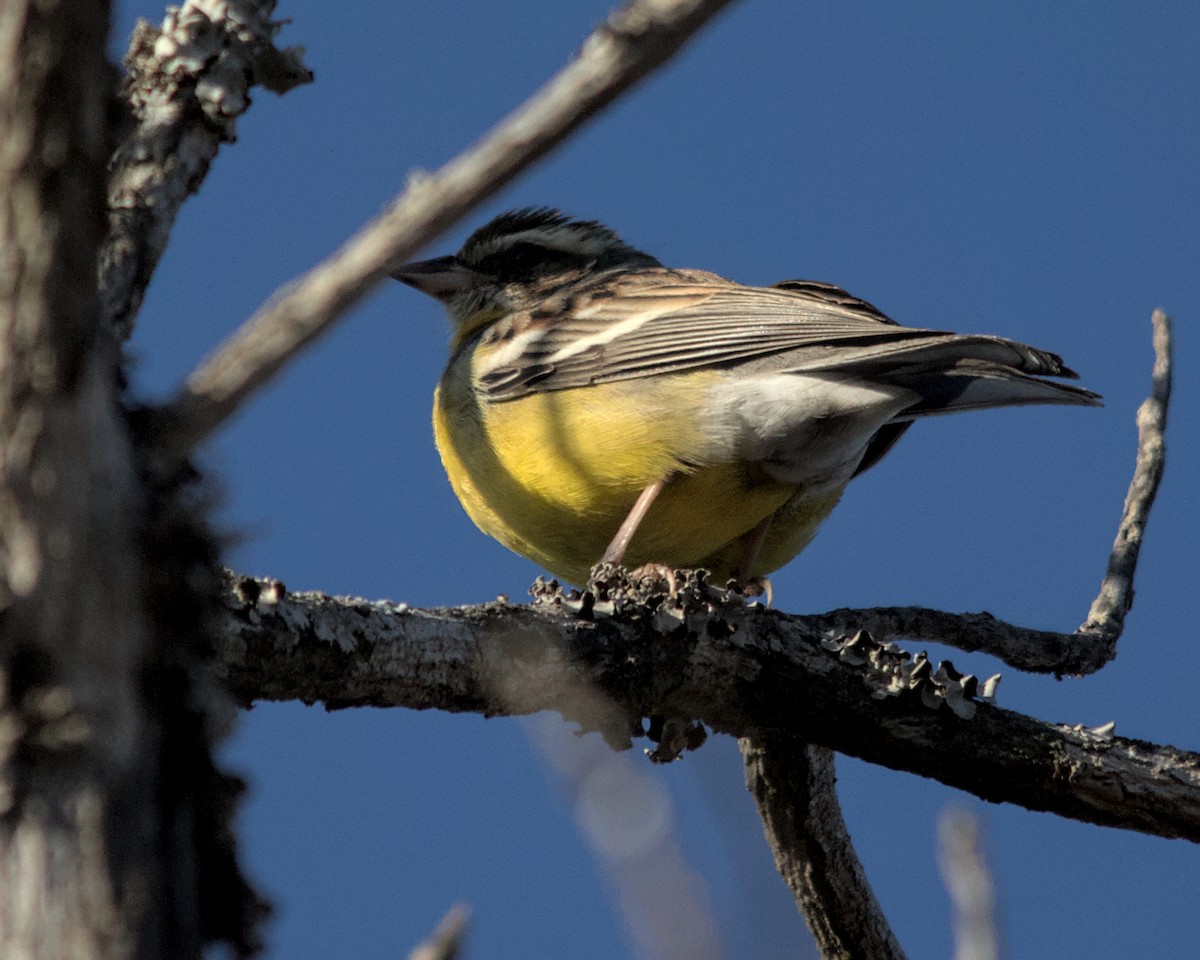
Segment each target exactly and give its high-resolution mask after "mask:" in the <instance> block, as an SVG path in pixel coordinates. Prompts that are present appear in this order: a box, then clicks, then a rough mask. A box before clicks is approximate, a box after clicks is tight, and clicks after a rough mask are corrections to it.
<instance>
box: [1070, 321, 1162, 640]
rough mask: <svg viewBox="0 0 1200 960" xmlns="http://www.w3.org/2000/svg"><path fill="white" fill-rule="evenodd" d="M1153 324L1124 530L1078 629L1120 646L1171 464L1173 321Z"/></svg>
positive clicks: (1121, 530)
mask: <svg viewBox="0 0 1200 960" xmlns="http://www.w3.org/2000/svg"><path fill="white" fill-rule="evenodd" d="M1151 322H1152V323H1153V324H1154V375H1153V387H1152V388H1151V391H1150V396H1148V397H1147V398H1146V399H1145V400H1144V401H1143V402H1142V405H1141V407H1139V408H1138V413H1137V426H1138V452H1137V464H1136V466H1135V467H1134V471H1133V479H1132V480H1131V481H1130V483H1129V492H1128V493H1127V494H1126V495H1125V509H1124V511H1123V512H1122V515H1121V526H1120V527H1119V528H1118V530H1117V538H1116V542H1114V543H1113V549H1112V554H1111V555H1110V556H1109V558H1108V569H1107V571H1106V572H1105V574H1104V581H1103V583H1101V585H1100V594H1099V596H1097V597H1096V601H1095V602H1094V603H1093V604H1092V609H1091V611H1090V612H1089V613H1088V618H1087V622H1086V623H1084V624H1083V626H1081V627H1080V628H1079V631H1078V632H1079V633H1082V634H1092V635H1094V636H1097V637H1101V638H1103V639H1104V640H1105V641H1107V642H1109V643H1110V644H1112V645H1113V646H1114V647H1115V644H1116V639H1117V637H1119V636H1120V635H1121V631H1122V629H1124V626H1125V614H1127V613H1128V612H1129V609H1130V608H1131V607H1132V606H1133V573H1134V570H1135V569H1136V568H1137V560H1138V553H1139V551H1140V550H1141V549H1142V537H1143V536H1144V534H1145V531H1146V520H1147V518H1148V517H1149V515H1150V507H1151V506H1152V505H1153V504H1154V497H1155V496H1156V494H1157V493H1158V484H1159V482H1160V481H1161V480H1162V475H1163V468H1164V466H1165V464H1166V455H1167V448H1166V440H1165V434H1166V429H1167V410H1168V408H1169V406H1170V402H1171V318H1170V317H1168V316H1167V314H1166V313H1165V312H1164V311H1162V310H1155V311H1154V316H1153V317H1152V320H1151ZM1114 652H1115V651H1114ZM1109 659H1111V655H1110V658H1109Z"/></svg>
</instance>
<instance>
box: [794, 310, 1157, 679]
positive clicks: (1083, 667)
mask: <svg viewBox="0 0 1200 960" xmlns="http://www.w3.org/2000/svg"><path fill="white" fill-rule="evenodd" d="M1152 322H1153V324H1154V374H1153V384H1152V387H1151V392H1150V396H1149V397H1147V398H1146V400H1144V401H1143V402H1142V405H1141V407H1140V408H1139V410H1138V414H1137V425H1138V446H1137V459H1136V462H1135V464H1134V470H1133V478H1132V479H1131V480H1130V482H1129V491H1128V493H1126V495H1125V509H1124V512H1123V514H1122V516H1121V525H1120V527H1119V528H1118V530H1117V537H1116V542H1115V543H1114V544H1113V550H1112V554H1111V555H1110V557H1109V560H1108V572H1107V573H1106V574H1105V577H1104V582H1103V583H1102V584H1101V586H1100V593H1099V595H1098V596H1097V597H1096V600H1095V602H1094V603H1093V604H1092V609H1091V612H1090V613H1089V614H1088V618H1087V622H1085V623H1084V624H1083V625H1082V626H1081V627H1079V629H1077V630H1076V631H1075V632H1074V633H1055V632H1053V631H1049V630H1030V629H1028V628H1027V627H1018V626H1015V625H1013V624H1011V623H1005V622H1004V621H1002V620H997V619H996V618H995V617H993V616H992V615H991V614H990V613H944V612H942V611H940V610H927V609H925V608H923V607H874V608H871V609H868V610H832V611H830V612H829V613H826V614H823V615H822V616H821V617H820V618H813V619H814V620H818V619H819V620H820V622H822V623H823V624H824V626H825V629H826V630H828V631H830V632H831V633H832V632H849V631H853V630H869V631H870V632H871V634H872V636H874V637H875V639H876V640H881V641H882V640H891V639H900V638H905V637H908V638H914V639H920V640H926V641H930V642H936V643H945V644H949V645H950V646H953V647H957V648H958V649H959V650H966V651H968V652H974V651H976V650H979V651H983V652H984V653H989V654H991V655H992V656H995V657H999V658H1000V659H1001V660H1003V661H1004V662H1005V663H1007V664H1009V666H1013V667H1016V668H1017V669H1019V670H1027V671H1030V672H1032V673H1054V674H1058V675H1059V676H1062V675H1064V674H1086V673H1095V672H1096V671H1097V670H1099V669H1100V668H1101V667H1103V666H1104V665H1105V664H1107V663H1109V662H1110V661H1111V660H1112V659H1113V657H1115V656H1116V652H1117V640H1118V639H1120V636H1121V631H1122V630H1123V629H1124V627H1125V614H1127V613H1128V612H1129V609H1130V607H1132V606H1133V575H1134V570H1135V569H1136V567H1137V560H1138V551H1139V550H1140V549H1141V546H1142V537H1143V535H1144V533H1145V529H1146V520H1147V518H1148V517H1149V515H1150V508H1151V507H1152V506H1153V504H1154V498H1155V495H1156V494H1157V493H1158V484H1159V481H1160V480H1161V479H1162V474H1163V466H1164V463H1165V458H1166V444H1165V440H1164V432H1165V430H1166V426H1167V409H1168V406H1169V404H1170V399H1171V320H1170V318H1169V317H1168V316H1167V315H1166V314H1165V313H1163V311H1161V310H1155V311H1154V316H1153V321H1152Z"/></svg>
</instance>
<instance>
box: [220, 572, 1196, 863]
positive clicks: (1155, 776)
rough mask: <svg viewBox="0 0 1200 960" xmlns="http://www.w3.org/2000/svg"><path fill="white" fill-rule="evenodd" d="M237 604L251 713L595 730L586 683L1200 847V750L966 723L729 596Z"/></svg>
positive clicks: (287, 598) (1076, 731)
mask: <svg viewBox="0 0 1200 960" xmlns="http://www.w3.org/2000/svg"><path fill="white" fill-rule="evenodd" d="M226 601H227V604H228V609H229V615H228V618H227V621H226V626H225V629H224V630H223V632H222V634H221V636H220V637H219V638H218V645H219V649H218V663H219V665H220V668H221V670H222V671H223V672H224V674H225V676H226V678H227V680H228V682H229V685H230V686H231V688H232V689H233V691H234V693H235V695H236V696H238V697H240V698H241V699H242V700H244V701H246V702H249V701H251V700H256V699H264V700H293V699H294V700H302V701H304V702H306V703H317V702H323V703H325V704H326V705H327V706H328V707H330V708H339V707H349V706H401V707H408V708H411V709H430V708H436V709H440V710H447V711H451V712H473V713H481V714H484V715H485V716H496V715H507V716H511V715H518V714H528V713H534V712H537V711H539V710H554V711H557V712H559V713H562V714H563V716H565V717H566V718H568V719H572V720H579V721H580V722H581V723H584V724H585V725H586V724H588V723H589V722H590V720H591V718H590V717H589V716H586V715H582V716H581V715H579V711H578V710H577V709H576V708H575V706H574V705H573V704H574V703H575V699H574V698H573V691H575V690H577V689H579V687H580V685H581V684H584V685H590V686H593V687H596V688H599V689H600V690H602V691H603V692H604V693H605V694H606V695H607V696H608V697H610V698H611V699H612V700H613V701H615V702H616V703H617V704H618V705H619V706H620V707H621V708H622V709H623V710H624V711H625V713H626V715H627V717H628V718H629V725H628V726H627V727H626V729H629V728H630V727H632V725H633V724H634V722H635V721H640V718H642V717H645V716H650V715H661V716H666V717H682V718H692V719H697V720H702V721H703V722H705V723H707V724H709V725H710V726H712V727H713V729H715V730H717V731H718V732H723V733H729V734H732V735H734V736H742V737H754V736H756V735H759V734H761V733H765V732H772V731H774V732H777V733H779V734H785V733H786V734H787V735H788V736H790V737H794V738H796V739H797V740H802V741H807V742H811V743H815V744H819V745H821V746H824V747H828V748H830V749H833V750H837V751H838V752H840V753H847V754H850V755H851V756H857V757H861V758H862V759H864V760H867V761H869V762H872V763H878V764H881V765H883V766H887V767H891V768H893V769H897V770H906V771H909V772H911V773H916V774H919V775H921V776H925V777H931V778H933V779H936V780H940V781H941V782H942V783H945V784H948V785H950V786H953V787H958V788H959V789H962V790H965V791H967V792H969V793H973V794H975V795H976V796H979V797H982V798H983V799H985V800H991V801H993V802H1001V801H1003V802H1008V803H1015V804H1018V805H1020V806H1023V807H1027V808H1029V809H1031V810H1046V811H1050V812H1053V813H1057V814H1059V815H1060V816H1065V817H1071V818H1074V819H1077V820H1083V821H1085V822H1089V823H1097V824H1103V825H1107V826H1113V827H1121V828H1124V829H1130V830H1138V831H1141V832H1144V833H1150V834H1156V835H1159V836H1164V837H1185V838H1187V839H1189V840H1192V841H1194V842H1200V755H1197V754H1194V753H1188V752H1186V751H1182V750H1177V749H1175V748H1173V747H1169V746H1161V745H1156V744H1150V743H1143V742H1140V741H1136V740H1127V739H1124V738H1120V737H1115V736H1113V735H1112V732H1111V730H1110V729H1107V728H1101V729H1097V730H1087V729H1084V728H1083V727H1079V726H1075V727H1071V726H1066V725H1062V724H1052V723H1046V722H1043V721H1040V720H1036V719H1034V718H1032V717H1027V716H1023V715H1022V714H1019V713H1014V712H1012V711H1008V710H1002V709H1000V708H998V707H995V706H992V705H990V704H987V703H979V704H975V705H973V710H972V711H966V712H973V714H974V716H973V719H969V720H964V719H961V717H960V716H959V715H958V714H956V713H954V712H952V711H950V710H948V709H947V708H946V706H945V705H942V706H938V703H939V702H940V701H939V699H938V697H937V696H936V694H937V691H936V690H934V689H933V688H932V687H919V688H912V687H906V688H904V689H893V690H892V692H894V693H896V695H895V696H888V695H887V694H888V689H887V685H888V682H889V678H891V677H893V676H894V675H896V674H897V670H898V669H902V668H896V667H894V666H892V667H889V666H887V664H882V665H881V664H880V662H879V661H880V657H876V656H874V655H872V656H870V657H859V658H855V657H851V656H847V655H846V651H845V650H844V649H842V648H838V650H840V651H841V652H836V651H834V650H831V649H830V645H829V643H828V637H827V635H826V634H825V623H824V621H823V620H822V619H821V618H819V617H818V618H808V617H792V616H786V615H784V614H781V613H779V612H777V611H773V610H763V609H761V608H758V607H744V606H741V605H739V604H736V603H734V604H729V603H723V602H721V601H719V600H718V601H716V602H710V603H708V604H707V605H705V603H704V602H702V601H698V600H690V601H688V602H687V605H686V607H685V609H684V610H683V612H682V613H678V612H677V611H675V610H674V609H673V608H669V607H668V606H666V605H663V606H659V607H655V606H654V605H649V606H646V605H642V606H634V607H633V608H632V609H627V610H624V611H622V610H619V609H612V610H609V609H608V608H607V607H606V608H605V610H604V611H601V610H600V609H599V605H598V606H597V607H596V608H593V609H592V611H591V613H590V614H587V615H586V616H585V614H586V613H587V611H586V608H585V609H584V610H581V611H579V612H575V613H572V612H571V611H570V610H568V609H565V608H564V607H563V606H562V604H561V603H556V602H553V601H546V602H539V603H537V604H534V605H533V606H531V607H525V606H516V605H512V604H507V603H500V602H495V603H490V604H483V605H480V606H473V607H461V608H445V609H429V610H423V609H417V608H413V607H409V606H407V605H404V604H399V605H397V604H390V603H382V602H381V603H371V602H368V601H366V600H362V599H357V598H343V599H336V598H331V597H327V596H324V595H322V594H315V593H307V594H287V593H286V591H285V590H284V589H283V586H282V585H281V584H278V583H276V582H272V581H257V580H251V579H248V578H247V579H244V580H241V581H238V582H237V583H235V584H231V586H230V589H229V591H228V595H227V598H226ZM602 614H603V615H602ZM835 646H836V645H835ZM880 650H883V648H880ZM876 652H879V651H876ZM887 653H888V651H886V650H883V654H887ZM796 690H804V691H805V696H803V697H797V696H796V695H795V691H796ZM945 699H946V700H947V701H948V700H949V699H950V698H949V697H948V696H947V697H946V698H945ZM927 703H928V704H932V706H929V705H927ZM608 732H609V735H610V737H611V736H612V733H611V731H608Z"/></svg>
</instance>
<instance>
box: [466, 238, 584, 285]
mask: <svg viewBox="0 0 1200 960" xmlns="http://www.w3.org/2000/svg"><path fill="white" fill-rule="evenodd" d="M570 259H571V258H570V257H569V256H568V255H567V254H564V253H562V252H561V251H558V250H552V249H549V248H547V247H542V246H538V245H537V244H534V243H514V244H513V245H512V246H511V247H508V248H507V249H505V250H500V251H497V252H496V253H493V254H489V255H488V256H486V257H484V258H482V259H481V260H480V261H479V262H478V263H477V264H475V267H476V269H478V270H480V271H482V272H484V273H489V274H491V275H492V276H494V277H496V278H497V279H499V280H522V279H527V278H531V277H534V276H535V275H539V274H546V273H554V272H555V271H556V270H560V269H562V267H563V266H564V265H565V263H566V261H568V260H570Z"/></svg>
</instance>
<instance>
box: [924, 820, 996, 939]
mask: <svg viewBox="0 0 1200 960" xmlns="http://www.w3.org/2000/svg"><path fill="white" fill-rule="evenodd" d="M982 832H983V831H982V829H981V828H980V825H979V820H978V818H977V817H975V816H974V815H973V814H970V813H968V812H967V811H965V810H948V811H946V812H945V813H943V814H942V816H941V817H940V819H939V821H938V862H939V864H940V865H941V868H942V877H943V878H944V880H945V882H946V891H947V892H948V893H949V894H950V903H951V906H952V907H953V911H954V920H953V923H954V960H1000V931H999V929H998V928H997V926H996V889H995V885H994V884H993V883H992V872H991V870H989V869H988V865H987V862H986V860H985V858H984V852H983V839H982Z"/></svg>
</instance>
